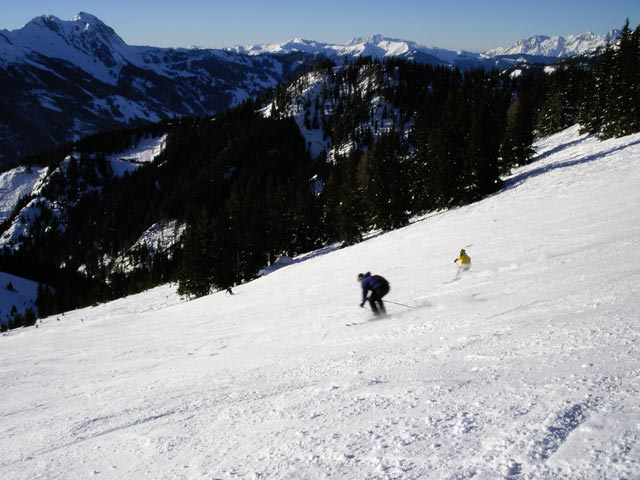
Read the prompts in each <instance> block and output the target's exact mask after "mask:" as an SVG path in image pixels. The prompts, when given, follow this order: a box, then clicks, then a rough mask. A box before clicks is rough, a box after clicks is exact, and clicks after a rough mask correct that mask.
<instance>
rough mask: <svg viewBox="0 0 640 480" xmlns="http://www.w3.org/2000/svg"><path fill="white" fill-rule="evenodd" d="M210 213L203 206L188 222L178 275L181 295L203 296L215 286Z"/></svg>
mask: <svg viewBox="0 0 640 480" xmlns="http://www.w3.org/2000/svg"><path fill="white" fill-rule="evenodd" d="M212 227H213V226H212V222H211V218H210V216H209V213H208V212H207V211H206V210H205V209H204V208H201V209H199V211H198V212H197V214H196V216H195V217H194V219H193V220H192V221H190V222H189V223H188V224H187V229H186V232H185V234H184V238H183V253H182V264H181V266H180V272H179V277H178V293H179V294H180V295H187V296H195V297H201V296H203V295H207V294H208V293H209V292H210V291H211V288H212V286H213V278H212V270H213V265H214V260H215V256H214V251H213V228H212Z"/></svg>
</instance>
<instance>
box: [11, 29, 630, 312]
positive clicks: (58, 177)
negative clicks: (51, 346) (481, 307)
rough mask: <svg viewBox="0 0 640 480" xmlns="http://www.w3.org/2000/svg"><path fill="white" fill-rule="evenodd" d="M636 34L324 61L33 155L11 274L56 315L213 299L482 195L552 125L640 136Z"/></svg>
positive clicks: (15, 219)
mask: <svg viewBox="0 0 640 480" xmlns="http://www.w3.org/2000/svg"><path fill="white" fill-rule="evenodd" d="M639 32H640V31H639V29H638V28H636V29H635V30H634V31H632V30H631V29H630V28H629V26H628V23H627V25H626V26H625V28H624V29H623V33H622V38H621V40H620V42H619V43H618V44H617V45H615V46H613V45H612V46H610V47H609V48H608V49H607V50H606V51H605V52H604V53H603V54H602V55H601V56H599V57H590V58H584V59H582V60H574V61H572V62H566V63H561V64H558V65H556V66H555V68H554V69H553V70H550V69H549V68H543V67H529V68H523V69H520V70H518V71H508V72H500V71H486V70H484V69H476V70H466V71H464V72H463V71H461V70H458V69H451V68H448V67H437V66H430V65H424V64H420V63H417V62H412V61H406V60H400V59H388V60H386V61H379V60H375V59H370V58H360V59H357V60H355V61H352V62H346V63H343V64H341V65H336V64H335V63H334V62H332V61H330V60H321V61H318V62H316V63H315V64H314V65H313V66H312V68H311V70H310V71H309V72H308V73H305V74H303V75H301V76H299V77H298V78H297V79H295V80H294V81H292V82H291V83H289V84H287V85H283V86H281V87H278V88H275V89H272V90H269V91H267V92H265V93H263V94H262V95H260V96H259V97H258V98H256V99H255V100H247V101H245V102H243V103H242V104H241V105H239V106H238V107H236V108H234V109H231V110H228V111H226V112H223V113H221V114H219V115H216V116H215V117H185V118H181V119H175V120H167V121H165V122H160V123H157V124H153V125H149V126H143V127H137V128H131V129H128V130H120V131H113V132H109V133H105V134H98V135H94V136H91V137H87V138H85V139H83V140H81V141H78V142H75V143H73V144H67V145H62V146H60V147H59V148H58V149H56V150H55V151H51V152H48V153H46V154H42V155H39V156H36V157H33V158H31V160H30V164H31V165H32V166H34V167H35V166H38V167H40V168H42V167H47V173H46V174H45V175H43V177H42V178H41V181H42V187H41V188H40V189H39V190H38V191H37V192H34V193H32V194H31V195H30V196H28V197H25V198H23V199H22V200H21V201H19V202H18V203H17V204H16V206H15V208H14V211H13V212H12V214H11V215H9V216H8V218H7V219H6V220H5V222H4V224H3V229H2V230H3V232H7V231H8V230H9V229H12V228H13V229H15V228H16V227H17V226H19V227H20V230H19V231H20V232H23V233H22V234H21V235H18V236H17V237H16V236H14V237H12V243H11V244H8V243H4V244H3V245H2V247H3V248H4V249H3V253H2V255H0V270H1V271H5V272H8V273H11V274H14V275H19V276H22V277H25V278H29V279H32V280H35V281H38V282H41V283H42V284H43V285H47V286H48V287H47V288H44V287H43V288H41V295H40V297H39V301H38V309H39V313H40V314H41V315H46V314H50V313H53V312H58V311H64V310H66V309H70V308H75V307H78V306H81V305H86V304H91V303H95V302H101V301H105V300H109V299H113V298H118V297H121V296H124V295H128V294H131V293H134V292H137V291H140V290H142V289H145V288H149V287H151V286H153V285H158V284H160V283H166V282H169V281H177V282H178V285H179V290H180V292H181V293H182V294H185V295H193V296H200V295H205V294H207V293H209V292H210V291H212V290H214V289H224V288H227V287H231V286H233V285H237V284H239V283H242V282H245V281H247V280H249V279H251V278H254V277H255V276H256V275H257V273H258V271H259V270H260V269H261V268H262V267H264V266H266V265H269V264H271V263H272V262H274V261H275V260H276V259H277V258H278V257H279V256H281V255H288V256H295V255H298V254H300V253H303V252H307V251H310V250H312V249H315V248H318V247H320V246H322V245H328V244H331V243H335V242H338V243H340V244H342V245H349V244H352V243H356V242H358V241H360V240H361V239H362V236H363V234H364V233H365V232H368V231H371V230H372V229H381V230H390V229H394V228H398V227H401V226H404V225H406V224H407V223H408V221H409V218H410V217H411V216H413V215H417V214H422V213H425V212H431V211H437V210H442V209H448V208H454V207H457V206H460V205H464V204H467V203H470V202H474V201H476V200H478V199H480V198H482V197H484V196H486V195H490V194H492V193H494V192H496V191H497V190H498V189H499V188H500V186H501V177H502V176H503V175H504V174H506V173H508V172H509V171H510V170H511V169H512V168H514V167H516V166H520V165H525V164H527V163H528V162H529V161H530V159H531V157H532V154H533V149H532V143H533V141H534V139H535V138H537V137H540V136H543V135H548V134H550V133H552V132H553V131H558V130H561V129H563V128H564V127H566V126H567V125H573V124H575V123H580V124H581V125H582V126H583V128H584V129H586V130H587V131H589V132H591V133H594V134H598V135H601V136H603V137H608V136H612V135H613V136H618V135H622V134H627V133H630V132H633V131H639V127H638V122H637V112H636V110H635V109H634V107H633V105H638V104H639V103H638V102H637V98H638V78H639V77H638V76H637V75H636V76H634V74H635V73H636V72H637V69H638V65H639V62H638V55H639V52H640V48H639V45H638V37H639V36H640V33H639ZM605 80H606V81H605ZM614 99H616V100H615V101H614ZM619 99H622V100H619ZM634 102H635V103H634ZM596 115H597V116H596ZM594 119H595V120H597V121H595V120H594ZM588 120H591V122H589V121H588ZM158 137H163V138H166V141H165V143H164V148H163V149H162V151H161V152H160V153H159V154H158V155H157V156H156V157H155V158H154V160H153V161H152V162H150V163H148V164H145V165H142V166H140V167H139V168H137V169H134V170H132V171H130V172H126V173H124V174H123V175H119V174H115V173H114V171H113V168H112V164H111V163H110V162H109V158H110V156H112V155H113V154H114V153H115V152H126V151H127V150H128V149H131V148H132V147H134V146H135V145H138V144H139V143H140V141H141V140H142V139H145V138H158ZM156 225H172V226H173V227H172V228H173V230H172V231H173V232H175V241H173V242H169V244H168V245H170V246H168V247H166V248H163V249H161V250H158V249H155V248H153V247H150V246H149V245H148V244H145V243H144V242H140V239H141V237H143V236H144V235H145V234H146V233H145V232H148V231H149V229H150V228H152V227H153V226H156ZM123 256H124V257H126V258H127V261H126V262H124V263H126V264H127V265H129V266H130V267H129V268H127V269H124V268H122V265H123V260H122V259H123V258H124V257H123Z"/></svg>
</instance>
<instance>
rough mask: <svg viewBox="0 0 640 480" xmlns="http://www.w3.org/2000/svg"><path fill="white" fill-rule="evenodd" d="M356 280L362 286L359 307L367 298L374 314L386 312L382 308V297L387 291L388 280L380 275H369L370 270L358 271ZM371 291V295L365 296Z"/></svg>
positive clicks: (362, 305) (362, 306)
mask: <svg viewBox="0 0 640 480" xmlns="http://www.w3.org/2000/svg"><path fill="white" fill-rule="evenodd" d="M358 281H359V282H360V286H361V287H362V302H361V303H360V307H361V308H364V303H365V302H366V301H367V299H368V300H369V305H371V310H372V311H373V313H374V314H375V315H380V314H386V313H387V311H386V310H385V308H384V303H383V302H382V297H384V296H385V295H386V294H387V293H389V289H390V287H389V282H387V280H386V279H385V278H384V277H381V276H380V275H371V272H367V273H359V274H358ZM369 291H371V295H369V297H367V294H368V293H369Z"/></svg>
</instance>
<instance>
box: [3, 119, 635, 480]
mask: <svg viewBox="0 0 640 480" xmlns="http://www.w3.org/2000/svg"><path fill="white" fill-rule="evenodd" d="M639 186H640V135H634V136H630V137H626V138H623V139H613V140H607V141H604V142H599V141H598V140H597V139H595V138H593V137H586V136H580V135H579V134H578V131H577V128H573V129H570V130H568V131H565V132H562V133H561V134H558V135H556V136H554V137H551V138H549V139H546V140H544V141H541V142H539V143H538V144H537V156H536V161H535V162H534V163H533V164H531V165H528V166H526V167H523V168H520V169H518V170H517V171H515V172H514V174H513V175H512V176H510V177H509V178H508V180H507V182H506V185H505V187H504V188H503V189H502V190H501V191H500V192H498V193H497V194H495V195H493V196H491V197H489V198H487V199H485V200H483V201H481V202H478V203H476V204H473V205H469V206H466V207H462V208H459V209H456V210H453V211H448V212H442V213H438V214H432V215H428V216H425V217H423V218H418V219H415V220H414V221H413V222H412V224H411V225H409V226H408V227H406V228H404V229H401V230H395V231H392V232H387V233H384V234H383V233H378V234H375V233H374V234H372V235H371V236H370V238H368V240H367V241H365V242H362V243H360V244H358V245H355V246H352V247H349V248H344V249H339V250H335V249H331V248H329V249H327V250H326V252H325V251H320V252H316V253H315V254H312V255H307V256H306V257H304V258H303V259H294V262H293V263H292V264H291V265H289V266H286V267H284V268H281V269H279V270H277V271H275V272H272V273H271V274H269V275H267V276H265V277H261V278H259V279H257V280H255V281H253V282H250V283H247V284H245V285H241V286H238V287H237V288H234V293H235V295H233V296H231V295H228V294H226V293H225V292H218V293H215V294H213V295H210V296H208V297H204V298H201V299H198V300H194V301H191V302H184V301H182V300H181V299H180V297H178V296H177V295H176V293H175V290H176V288H175V285H166V286H164V287H159V288H156V289H153V290H151V291H148V292H145V293H142V294H139V295H137V296H132V297H128V298H125V299H121V300H118V301H116V302H112V303H108V304H104V305H99V306H96V307H93V308H87V309H83V310H78V311H74V312H68V313H67V314H66V315H64V316H60V317H53V318H47V319H44V320H43V321H42V322H41V323H40V328H38V329H36V328H32V327H31V328H25V329H20V330H16V331H12V332H11V333H9V334H8V335H5V336H3V337H0V392H2V402H0V418H2V422H0V452H2V455H1V456H0V478H3V479H12V480H19V479H34V478H47V479H53V478H65V479H75V478H89V477H91V478H104V479H122V478H153V479H175V478H184V479H200V478H207V479H209V478H216V479H238V478H242V479H260V478H265V479H266V478H270V479H271V478H277V479H303V478H304V479H320V478H344V479H347V478H348V479H353V478H362V479H364V478H366V479H391V478H399V479H470V478H478V479H510V478H518V479H550V478H553V479H632V478H640V404H639V403H638V396H639V390H640V354H639V353H638V344H639V342H640V334H639V325H638V319H639V318H640V315H639V313H640V307H638V302H637V298H636V297H637V293H638V285H639V284H640V267H639V266H638V262H637V261H636V259H635V253H636V252H637V251H638V248H639V247H640V210H639V209H638V205H639V204H640V188H638V187H639ZM460 248H466V250H467V252H468V253H469V254H470V256H471V258H472V261H473V266H472V267H471V270H470V271H468V272H465V273H463V274H462V275H461V276H460V278H459V279H458V280H456V281H452V280H453V279H454V278H455V275H456V266H455V264H454V263H453V260H454V258H455V257H456V256H457V253H458V250H459V249H460ZM367 270H370V271H372V272H374V273H378V274H382V275H384V276H385V277H387V278H388V279H389V281H390V282H391V292H390V293H389V295H388V296H387V298H388V300H389V301H388V302H387V307H388V311H389V313H390V315H389V316H388V317H386V318H384V319H380V320H375V319H373V318H371V314H370V312H368V311H367V310H366V309H360V308H358V303H359V300H360V291H359V286H358V284H357V282H356V275H357V273H358V272H361V271H367ZM392 302H394V303H392ZM400 304H403V305H407V306H403V305H400ZM352 322H358V323H360V325H357V326H354V327H347V326H346V324H347V323H352Z"/></svg>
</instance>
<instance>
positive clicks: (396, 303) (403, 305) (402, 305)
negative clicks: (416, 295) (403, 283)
mask: <svg viewBox="0 0 640 480" xmlns="http://www.w3.org/2000/svg"><path fill="white" fill-rule="evenodd" d="M383 301H384V302H387V303H393V304H394V305H400V306H401V307H407V308H416V307H412V306H411V305H405V304H404V303H398V302H392V301H391V300H387V299H386V298H385V299H383Z"/></svg>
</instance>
